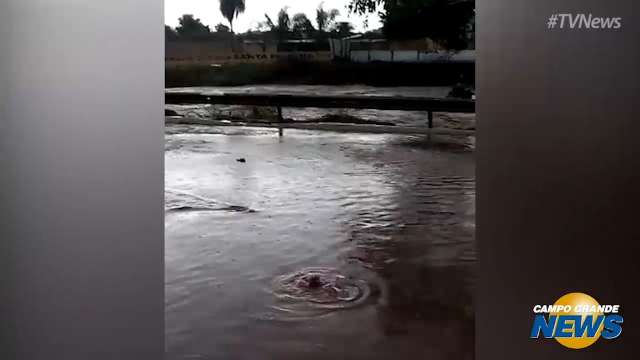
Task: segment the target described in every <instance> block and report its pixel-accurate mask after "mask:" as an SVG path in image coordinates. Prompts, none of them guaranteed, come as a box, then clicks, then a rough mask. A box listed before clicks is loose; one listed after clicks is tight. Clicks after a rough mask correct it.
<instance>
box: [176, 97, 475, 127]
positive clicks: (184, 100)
mask: <svg viewBox="0 0 640 360" xmlns="http://www.w3.org/2000/svg"><path fill="white" fill-rule="evenodd" d="M165 103H166V104H173V105H185V104H212V105H216V104H219V105H253V106H272V107H276V108H277V109H278V119H279V120H280V122H282V120H283V118H282V108H283V107H313V108H351V109H378V110H407V111H426V112H427V113H428V126H429V128H433V113H434V112H451V113H475V101H474V100H466V99H453V98H425V97H404V96H352V95H333V96H326V95H293V94H291V95H290V94H233V93H227V94H201V93H183V92H165ZM280 134H282V128H280Z"/></svg>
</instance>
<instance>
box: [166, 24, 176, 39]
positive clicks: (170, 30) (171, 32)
mask: <svg viewBox="0 0 640 360" xmlns="http://www.w3.org/2000/svg"><path fill="white" fill-rule="evenodd" d="M164 39H165V40H167V41H175V40H178V33H177V32H176V31H175V30H173V28H172V27H171V26H169V25H165V26H164Z"/></svg>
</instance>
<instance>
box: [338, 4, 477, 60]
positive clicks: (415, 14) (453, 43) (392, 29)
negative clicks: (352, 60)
mask: <svg viewBox="0 0 640 360" xmlns="http://www.w3.org/2000/svg"><path fill="white" fill-rule="evenodd" d="M380 8H381V10H380V11H379V12H378V14H379V15H380V19H381V20H382V23H383V32H384V34H385V36H387V37H388V38H395V39H411V38H418V37H428V38H430V39H432V40H434V41H436V42H438V43H440V44H441V45H444V46H445V47H447V48H450V49H461V48H464V47H466V46H467V45H468V41H469V33H468V32H469V24H470V23H471V22H472V20H473V18H474V16H475V1H474V0H351V3H350V4H349V11H351V12H354V13H357V14H361V15H365V14H370V13H374V12H376V11H378V10H379V9H380Z"/></svg>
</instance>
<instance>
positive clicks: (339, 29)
mask: <svg viewBox="0 0 640 360" xmlns="http://www.w3.org/2000/svg"><path fill="white" fill-rule="evenodd" d="M331 33H333V34H336V35H338V36H340V37H346V36H349V35H352V34H353V25H352V24H351V23H350V22H347V21H340V22H337V23H335V24H334V25H333V27H332V29H331Z"/></svg>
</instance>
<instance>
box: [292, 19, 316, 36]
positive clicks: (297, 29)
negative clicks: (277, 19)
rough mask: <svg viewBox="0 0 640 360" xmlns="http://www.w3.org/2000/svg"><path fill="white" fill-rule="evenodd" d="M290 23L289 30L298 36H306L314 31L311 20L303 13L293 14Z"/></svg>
mask: <svg viewBox="0 0 640 360" xmlns="http://www.w3.org/2000/svg"><path fill="white" fill-rule="evenodd" d="M291 24H292V25H291V30H292V31H293V32H294V33H295V34H296V35H298V36H307V35H310V34H313V33H314V32H315V31H316V29H315V28H314V27H313V24H312V23H311V20H309V18H308V17H307V15H305V14H303V13H298V14H295V15H293V18H291Z"/></svg>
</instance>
